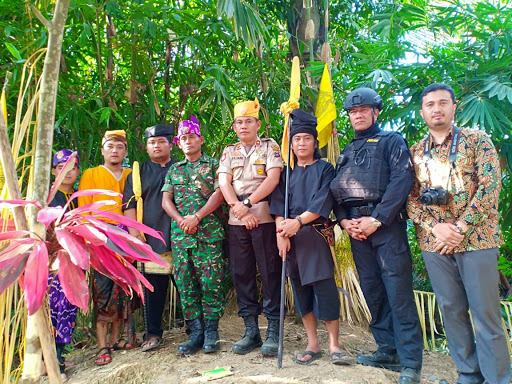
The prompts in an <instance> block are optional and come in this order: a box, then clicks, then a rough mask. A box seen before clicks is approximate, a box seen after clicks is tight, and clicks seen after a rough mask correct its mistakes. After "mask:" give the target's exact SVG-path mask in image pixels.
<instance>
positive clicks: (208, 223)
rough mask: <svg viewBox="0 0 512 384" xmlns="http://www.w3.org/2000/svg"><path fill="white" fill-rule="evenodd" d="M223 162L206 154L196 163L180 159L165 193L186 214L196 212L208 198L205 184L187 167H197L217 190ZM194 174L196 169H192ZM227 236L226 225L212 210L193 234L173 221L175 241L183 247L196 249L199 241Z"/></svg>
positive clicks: (211, 186) (171, 174)
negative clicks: (219, 171) (203, 189)
mask: <svg viewBox="0 0 512 384" xmlns="http://www.w3.org/2000/svg"><path fill="white" fill-rule="evenodd" d="M218 167H219V161H218V160H217V159H214V158H213V157H210V156H207V155H205V154H202V155H201V157H200V158H199V160H197V161H196V162H194V163H192V162H190V161H188V160H186V159H185V160H183V161H179V162H177V163H174V164H173V165H171V168H169V172H167V176H165V184H164V186H163V187H162V192H169V193H170V194H171V196H172V200H173V203H174V205H175V206H176V209H177V210H178V212H179V213H180V215H182V216H186V215H193V214H194V213H196V212H197V211H199V209H201V207H203V206H204V205H205V204H206V202H207V199H206V198H205V196H204V194H205V191H202V192H203V193H201V187H202V186H203V183H201V182H199V181H198V180H197V178H196V179H195V180H192V177H191V175H190V173H189V171H187V168H191V169H193V170H195V173H197V174H198V175H199V176H200V177H202V178H203V179H204V180H205V181H206V184H208V185H209V187H210V189H211V191H215V190H216V189H217V188H218V187H219V186H218V180H217V168H218ZM192 174H194V172H192ZM222 239H224V228H223V227H222V224H221V222H220V220H219V218H218V217H217V216H215V214H213V213H210V214H209V215H208V216H206V217H204V218H203V219H202V220H201V222H200V223H199V226H198V229H197V232H196V233H195V234H193V235H187V234H185V233H183V231H182V230H181V229H180V227H179V225H178V223H176V222H175V221H174V220H173V222H172V224H171V242H172V243H173V244H175V245H178V246H179V247H182V248H195V247H196V246H197V242H198V241H202V242H205V243H213V242H215V241H219V240H222Z"/></svg>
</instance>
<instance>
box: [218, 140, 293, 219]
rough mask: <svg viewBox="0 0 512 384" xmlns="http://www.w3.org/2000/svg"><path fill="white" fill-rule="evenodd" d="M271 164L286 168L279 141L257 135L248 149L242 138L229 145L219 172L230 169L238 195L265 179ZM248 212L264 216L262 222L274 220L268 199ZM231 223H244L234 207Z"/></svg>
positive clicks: (230, 217)
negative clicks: (241, 140)
mask: <svg viewBox="0 0 512 384" xmlns="http://www.w3.org/2000/svg"><path fill="white" fill-rule="evenodd" d="M271 168H280V169H282V168H283V160H282V158H281V151H280V149H279V145H278V144H277V143H276V142H275V141H274V140H273V139H260V138H259V137H257V138H256V142H255V144H254V145H253V146H252V148H251V149H250V150H249V152H247V151H246V149H245V146H244V145H243V144H242V143H241V142H238V143H236V144H233V145H228V146H227V147H226V148H225V149H224V152H223V153H222V157H221V159H220V166H219V169H218V170H217V173H228V174H230V175H231V176H233V181H232V185H233V189H234V190H235V193H236V194H237V196H242V195H247V196H249V195H250V194H251V193H253V192H254V191H255V190H256V189H257V188H258V187H259V186H260V184H261V183H262V182H263V180H265V178H266V177H267V171H268V170H269V169H271ZM249 212H251V213H252V214H254V215H255V216H257V217H258V218H259V219H260V220H261V221H260V224H264V223H273V222H274V219H273V218H272V216H271V215H270V206H269V203H268V201H260V202H259V203H257V204H253V206H252V208H250V209H249ZM228 223H229V224H230V225H244V223H243V221H241V220H238V219H236V218H235V216H234V215H233V212H232V210H231V209H230V211H229V222H228Z"/></svg>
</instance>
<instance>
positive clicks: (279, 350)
mask: <svg viewBox="0 0 512 384" xmlns="http://www.w3.org/2000/svg"><path fill="white" fill-rule="evenodd" d="M291 126H292V118H291V117H288V150H287V156H286V173H285V184H284V185H285V186H284V219H285V220H286V219H287V218H288V205H289V204H288V197H289V194H290V193H289V185H290V156H291V135H290V127H291ZM277 236H280V234H277ZM287 256H288V252H287V253H286V256H285V257H284V259H283V264H282V268H281V302H280V304H279V345H278V348H277V368H281V367H282V365H283V364H282V363H283V340H284V311H285V308H284V304H285V296H286V290H285V288H286V257H287Z"/></svg>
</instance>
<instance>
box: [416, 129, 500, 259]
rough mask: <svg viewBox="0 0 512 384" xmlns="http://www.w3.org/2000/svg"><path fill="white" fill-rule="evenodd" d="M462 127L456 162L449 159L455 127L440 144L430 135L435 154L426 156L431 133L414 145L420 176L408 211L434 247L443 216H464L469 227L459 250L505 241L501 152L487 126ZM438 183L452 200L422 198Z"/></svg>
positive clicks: (425, 242) (448, 219)
mask: <svg viewBox="0 0 512 384" xmlns="http://www.w3.org/2000/svg"><path fill="white" fill-rule="evenodd" d="M460 131H461V134H460V138H459V147H458V152H457V158H456V160H455V163H454V166H453V167H452V165H451V164H450V161H449V160H448V156H449V154H450V145H451V140H452V133H450V134H449V135H448V136H447V137H446V138H445V140H444V141H443V142H442V143H441V144H435V143H434V142H433V140H430V141H431V150H430V153H431V156H432V158H431V159H427V158H425V157H424V156H423V152H424V147H425V140H426V138H425V139H423V140H421V141H420V142H418V143H417V144H415V145H413V146H412V148H411V154H412V159H413V165H414V170H415V173H416V177H415V182H414V186H413V188H412V191H411V194H410V195H409V199H408V202H407V211H408V213H409V217H410V218H411V219H412V220H413V221H414V224H416V235H417V237H418V242H419V246H420V249H421V250H423V251H429V252H434V243H435V241H436V239H435V236H434V235H433V234H432V228H434V226H435V225H436V224H438V223H443V222H444V223H455V222H457V221H461V222H464V223H465V224H466V225H467V226H468V227H469V230H468V232H466V234H465V238H464V240H463V242H462V243H461V244H460V245H459V246H458V247H457V248H455V249H454V252H464V251H472V250H479V249H489V248H495V247H499V246H500V245H501V244H502V243H503V241H502V238H501V235H500V231H499V212H498V200H499V196H500V190H501V170H500V164H499V158H498V154H497V153H496V150H495V148H494V145H493V144H492V142H491V140H490V139H489V137H488V136H487V135H486V134H485V133H484V132H482V131H474V130H470V129H461V130H460ZM450 168H452V170H451V172H450ZM436 186H441V187H443V188H445V189H447V190H448V191H449V196H450V197H449V202H448V204H447V205H428V206H427V205H423V204H422V203H421V202H420V200H419V199H420V196H421V193H422V191H423V190H424V189H425V188H429V187H436Z"/></svg>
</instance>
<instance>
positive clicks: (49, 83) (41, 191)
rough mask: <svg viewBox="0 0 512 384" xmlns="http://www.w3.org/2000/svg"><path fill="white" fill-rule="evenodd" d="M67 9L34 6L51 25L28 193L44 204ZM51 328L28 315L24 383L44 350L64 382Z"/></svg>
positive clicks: (38, 227) (33, 377) (51, 370)
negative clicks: (50, 11)
mask: <svg viewBox="0 0 512 384" xmlns="http://www.w3.org/2000/svg"><path fill="white" fill-rule="evenodd" d="M68 9H69V0H57V2H56V4H55V11H54V16H53V19H52V21H51V22H49V21H48V20H46V19H45V18H44V16H43V15H41V13H40V12H39V10H38V9H37V8H35V7H33V8H32V10H33V12H34V13H35V14H36V16H37V17H38V19H39V20H40V21H41V22H42V23H43V24H44V25H45V26H46V28H47V29H48V48H47V52H46V58H45V61H44V68H43V75H42V79H41V95H40V98H39V112H38V117H37V122H38V124H37V131H36V135H37V136H36V137H37V141H36V148H35V152H34V153H35V164H34V174H35V176H34V188H33V195H32V196H30V197H29V199H32V200H38V201H39V202H41V204H45V202H46V198H47V196H48V190H49V187H50V171H51V157H52V145H53V130H54V125H55V104H56V100H57V91H58V85H59V69H60V68H59V64H60V57H61V53H62V40H63V35H64V26H65V24H66V19H67V15H68ZM29 215H30V216H29V221H30V229H31V230H32V231H33V232H35V233H37V234H38V235H39V236H40V237H41V238H43V239H44V238H45V237H46V230H45V227H44V225H42V224H41V223H38V222H37V208H36V207H33V208H31V209H30V210H29ZM49 329H50V328H49V325H48V317H47V314H46V313H45V311H44V309H40V310H39V311H37V312H36V313H35V314H34V315H32V316H29V318H28V321H27V333H26V335H27V340H26V352H25V360H24V365H23V375H22V382H23V383H35V382H38V381H39V375H40V366H41V350H42V353H43V356H44V361H45V364H46V367H47V371H48V378H49V380H50V383H52V384H53V383H61V382H62V381H61V378H60V371H59V364H58V361H57V356H56V352H55V343H54V341H53V338H52V337H51V335H50V333H49V332H48V330H49Z"/></svg>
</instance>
